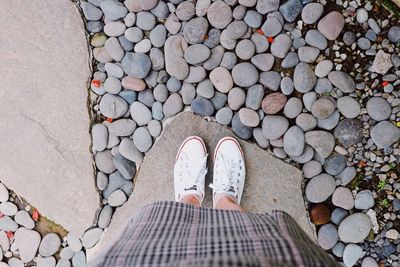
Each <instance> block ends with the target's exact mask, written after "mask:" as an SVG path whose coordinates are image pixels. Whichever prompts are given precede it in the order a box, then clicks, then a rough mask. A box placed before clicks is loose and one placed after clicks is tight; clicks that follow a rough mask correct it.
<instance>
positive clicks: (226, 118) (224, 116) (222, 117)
mask: <svg viewBox="0 0 400 267" xmlns="http://www.w3.org/2000/svg"><path fill="white" fill-rule="evenodd" d="M232 117H233V111H232V110H231V109H230V108H228V107H223V108H221V109H220V110H218V112H217V113H216V114H215V119H216V120H217V122H218V123H219V124H222V125H229V124H230V123H231V120H232Z"/></svg>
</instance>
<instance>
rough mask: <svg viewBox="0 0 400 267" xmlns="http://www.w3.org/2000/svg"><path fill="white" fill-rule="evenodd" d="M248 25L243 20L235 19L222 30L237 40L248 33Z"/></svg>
mask: <svg viewBox="0 0 400 267" xmlns="http://www.w3.org/2000/svg"><path fill="white" fill-rule="evenodd" d="M247 29H248V26H247V24H246V23H244V22H243V21H233V22H232V23H230V24H229V25H228V27H226V29H225V30H224V31H223V32H222V33H223V34H224V35H225V37H226V38H228V39H231V40H236V39H239V38H241V37H242V36H243V35H244V34H246V32H247Z"/></svg>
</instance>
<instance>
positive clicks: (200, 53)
mask: <svg viewBox="0 0 400 267" xmlns="http://www.w3.org/2000/svg"><path fill="white" fill-rule="evenodd" d="M210 55H211V52H210V49H209V48H208V47H207V46H205V45H203V44H195V45H191V46H189V48H188V49H187V50H186V51H185V56H184V57H185V60H186V62H187V63H189V64H191V65H197V64H200V63H202V62H204V61H206V60H207V59H208V58H209V57H210Z"/></svg>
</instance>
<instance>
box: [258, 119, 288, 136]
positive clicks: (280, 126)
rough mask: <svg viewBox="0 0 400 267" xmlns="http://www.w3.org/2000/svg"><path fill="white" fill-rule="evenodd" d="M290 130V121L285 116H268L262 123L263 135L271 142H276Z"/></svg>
mask: <svg viewBox="0 0 400 267" xmlns="http://www.w3.org/2000/svg"><path fill="white" fill-rule="evenodd" d="M288 128H289V121H288V120H287V119H286V118H285V117H283V116H276V115H267V116H265V117H264V119H263V122H262V133H263V135H264V136H265V138H267V139H269V140H276V139H278V138H280V137H282V136H283V135H284V133H285V132H286V130H287V129H288Z"/></svg>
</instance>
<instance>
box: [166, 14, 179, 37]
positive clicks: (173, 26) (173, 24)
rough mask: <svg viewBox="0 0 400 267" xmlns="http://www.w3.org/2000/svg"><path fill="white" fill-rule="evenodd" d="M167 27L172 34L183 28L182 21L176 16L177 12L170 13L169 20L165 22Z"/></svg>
mask: <svg viewBox="0 0 400 267" xmlns="http://www.w3.org/2000/svg"><path fill="white" fill-rule="evenodd" d="M164 26H165V28H166V29H167V30H168V32H169V33H171V34H177V33H178V32H179V30H180V29H181V26H182V23H181V22H180V21H179V19H178V18H177V17H176V15H175V13H171V14H169V16H168V18H167V20H166V21H165V23H164Z"/></svg>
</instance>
